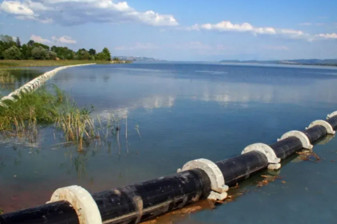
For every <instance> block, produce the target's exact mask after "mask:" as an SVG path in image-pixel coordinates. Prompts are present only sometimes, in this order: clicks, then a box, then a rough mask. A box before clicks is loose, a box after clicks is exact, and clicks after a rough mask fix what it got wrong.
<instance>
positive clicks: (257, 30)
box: [188, 21, 312, 40]
mask: <svg viewBox="0 0 337 224" xmlns="http://www.w3.org/2000/svg"><path fill="white" fill-rule="evenodd" d="M188 30H197V31H200V30H208V31H218V32H246V33H252V34H254V35H258V34H261V35H278V36H283V37H287V38H292V39H307V40H312V36H311V35H310V34H307V33H304V32H303V31H301V30H294V29H279V28H275V27H255V26H253V25H251V24H250V23H242V24H234V23H232V22H230V21H222V22H219V23H216V24H211V23H206V24H195V25H193V26H192V27H189V28H188Z"/></svg>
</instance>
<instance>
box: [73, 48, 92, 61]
mask: <svg viewBox="0 0 337 224" xmlns="http://www.w3.org/2000/svg"><path fill="white" fill-rule="evenodd" d="M76 55H77V59H79V60H89V59H90V54H89V52H88V51H87V50H86V49H84V48H82V49H79V50H78V51H77V52H76Z"/></svg>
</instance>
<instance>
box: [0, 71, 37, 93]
mask: <svg viewBox="0 0 337 224" xmlns="http://www.w3.org/2000/svg"><path fill="white" fill-rule="evenodd" d="M41 74H42V71H41V70H34V69H29V70H28V69H6V70H0V95H7V94H8V93H10V92H12V91H14V90H15V89H17V88H18V87H20V86H22V85H23V84H25V83H27V82H29V81H30V80H32V79H33V78H35V77H37V76H38V75H41Z"/></svg>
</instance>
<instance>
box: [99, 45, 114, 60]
mask: <svg viewBox="0 0 337 224" xmlns="http://www.w3.org/2000/svg"><path fill="white" fill-rule="evenodd" d="M96 59H97V60H101V61H110V60H111V55H110V51H109V49H108V48H106V47H105V48H104V49H103V51H102V52H100V53H98V54H97V56H96Z"/></svg>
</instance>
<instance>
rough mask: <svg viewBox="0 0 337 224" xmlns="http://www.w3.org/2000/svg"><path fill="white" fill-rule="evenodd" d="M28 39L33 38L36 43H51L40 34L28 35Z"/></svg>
mask: <svg viewBox="0 0 337 224" xmlns="http://www.w3.org/2000/svg"><path fill="white" fill-rule="evenodd" d="M30 39H31V40H33V41H34V42H38V43H42V44H49V43H51V41H50V40H48V39H44V38H42V37H41V36H38V35H34V34H33V35H32V36H31V37H30Z"/></svg>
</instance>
